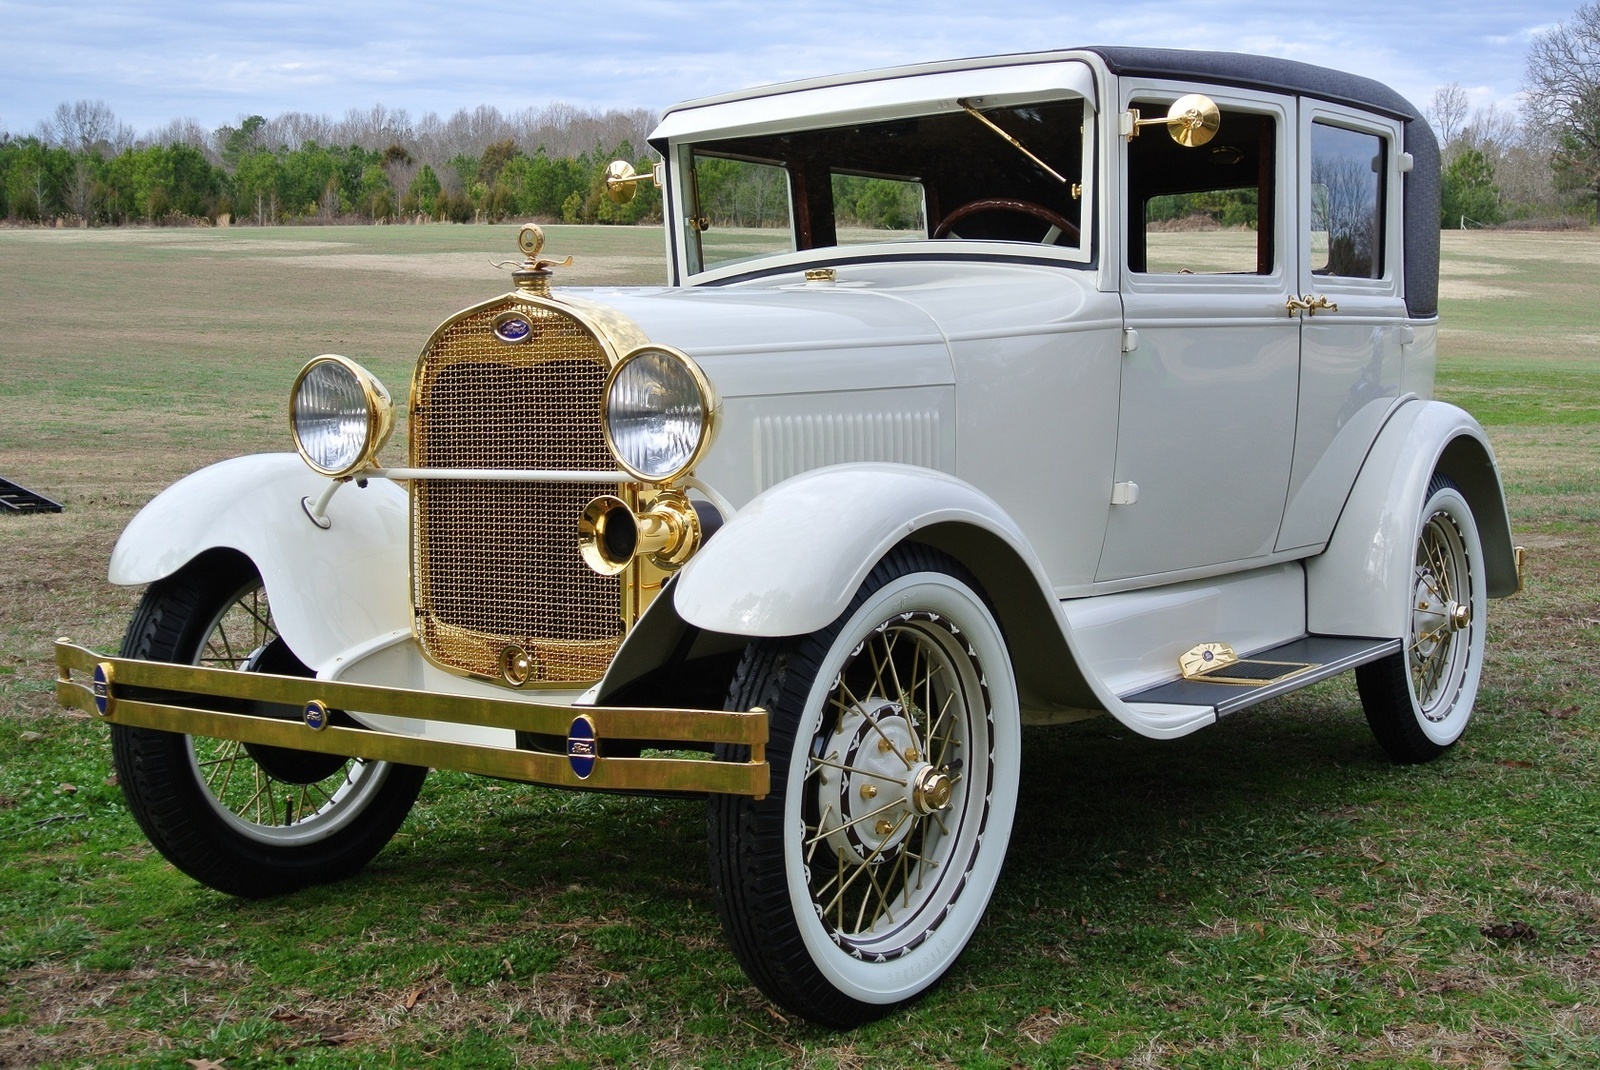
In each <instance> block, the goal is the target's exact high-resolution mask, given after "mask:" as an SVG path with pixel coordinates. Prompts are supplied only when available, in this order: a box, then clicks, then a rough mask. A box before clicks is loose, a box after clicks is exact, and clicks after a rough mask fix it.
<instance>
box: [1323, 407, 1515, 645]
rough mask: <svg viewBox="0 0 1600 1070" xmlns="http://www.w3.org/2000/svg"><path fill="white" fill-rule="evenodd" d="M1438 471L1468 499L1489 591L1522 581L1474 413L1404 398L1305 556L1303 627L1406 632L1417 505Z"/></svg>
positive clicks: (1495, 470) (1511, 589) (1490, 456)
mask: <svg viewBox="0 0 1600 1070" xmlns="http://www.w3.org/2000/svg"><path fill="white" fill-rule="evenodd" d="M1435 473H1438V474H1440V475H1444V476H1448V477H1449V478H1450V479H1451V480H1452V481H1453V482H1454V483H1455V484H1456V485H1457V486H1458V487H1460V488H1461V492H1462V495H1463V496H1464V497H1465V498H1466V499H1467V504H1468V505H1469V506H1470V507H1471V509H1472V514H1473V520H1474V521H1475V522H1476V524H1477V527H1478V532H1479V539H1480V541H1481V543H1482V546H1483V555H1484V560H1483V568H1484V572H1485V579H1486V581H1487V589H1488V594H1489V596H1490V597H1492V598H1493V597H1501V596H1504V595H1509V594H1513V593H1515V592H1516V590H1517V587H1518V580H1517V564H1516V554H1515V551H1514V549H1513V547H1512V544H1511V523H1510V519H1509V517H1508V515H1507V513H1506V504H1505V493H1504V491H1503V490H1502V488H1501V482H1500V469H1499V466H1498V464H1497V463H1496V462H1495V458H1494V450H1493V448H1492V447H1491V446H1490V445H1489V439H1488V436H1487V435H1486V434H1485V433H1484V430H1483V428H1482V426H1481V425H1479V423H1478V422H1477V421H1476V420H1475V419H1473V418H1472V416H1470V415H1469V414H1468V413H1466V412H1464V411H1463V410H1461V409H1459V408H1457V407H1456V406H1454V405H1449V404H1446V403H1444V402H1439V401H1422V400H1417V401H1413V402H1411V403H1409V404H1406V405H1403V406H1401V407H1400V408H1399V409H1398V410H1397V411H1396V412H1395V414H1394V415H1393V416H1391V417H1390V419H1389V422H1388V423H1387V424H1385V425H1384V428H1383V430H1382V431H1381V432H1379V434H1378V438H1377V440H1376V441H1375V442H1374V443H1373V446H1372V449H1371V450H1369V451H1368V453H1367V458H1366V461H1365V462H1364V463H1363V465H1362V468H1361V471H1360V473H1359V474H1358V475H1357V477H1356V481H1355V484H1354V486H1353V487H1352V488H1351V491H1350V495H1349V497H1348V498H1347V499H1346V501H1345V505H1344V509H1343V511H1342V512H1341V513H1340V515H1339V520H1338V522H1337V523H1336V524H1335V525H1334V529H1333V535H1332V537H1331V538H1330V539H1329V540H1328V545H1327V548H1326V549H1325V550H1324V551H1323V552H1322V553H1321V554H1319V555H1317V556H1316V557H1313V558H1310V559H1308V560H1307V562H1306V618H1307V630H1308V631H1311V632H1313V633H1316V634H1319V635H1358V636H1370V637H1374V638H1387V637H1398V636H1402V635H1404V634H1405V632H1406V627H1407V625H1406V603H1407V596H1404V595H1402V594H1401V593H1400V592H1403V591H1405V590H1406V589H1407V588H1408V586H1409V584H1410V576H1411V569H1412V565H1413V554H1414V547H1415V537H1416V530H1417V511H1418V510H1419V509H1420V508H1421V507H1422V503H1423V501H1424V500H1425V498H1426V497H1427V488H1428V483H1429V480H1431V479H1432V478H1433V476H1434V474H1435Z"/></svg>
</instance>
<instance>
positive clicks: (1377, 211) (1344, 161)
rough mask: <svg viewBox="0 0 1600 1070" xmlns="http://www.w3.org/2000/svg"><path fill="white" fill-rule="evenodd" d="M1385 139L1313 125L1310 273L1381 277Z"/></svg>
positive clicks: (1339, 128)
mask: <svg viewBox="0 0 1600 1070" xmlns="http://www.w3.org/2000/svg"><path fill="white" fill-rule="evenodd" d="M1386 165H1387V158H1386V156H1385V145H1384V140H1383V138H1381V137H1379V136H1378V135H1376V134H1369V133H1365V132H1363V131H1359V130H1346V129H1344V128H1343V127H1338V126H1329V125H1328V124H1326V123H1322V122H1315V123H1312V124H1311V272H1312V274H1314V275H1342V276H1344V277H1346V278H1355V279H1379V278H1382V277H1383V195H1384V190H1383V176H1384V174H1385V173H1387V166H1386Z"/></svg>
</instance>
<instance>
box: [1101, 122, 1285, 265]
mask: <svg viewBox="0 0 1600 1070" xmlns="http://www.w3.org/2000/svg"><path fill="white" fill-rule="evenodd" d="M1168 103H1169V101H1165V100H1163V101H1135V102H1134V105H1133V106H1134V107H1135V108H1137V109H1139V111H1140V112H1141V113H1142V114H1144V115H1160V114H1162V113H1164V112H1165V111H1166V109H1167V105H1168ZM1277 145H1278V124H1277V122H1276V120H1275V119H1274V118H1273V116H1271V115H1257V114H1253V113H1250V112H1241V111H1233V110H1229V109H1223V111H1222V125H1221V126H1219V127H1218V128H1217V135H1216V137H1215V138H1214V139H1213V140H1212V141H1211V142H1210V143H1209V144H1206V145H1202V146H1199V147H1196V148H1187V147H1185V146H1183V145H1179V144H1178V143H1177V142H1175V141H1173V140H1172V139H1171V138H1170V137H1168V136H1166V134H1165V132H1164V131H1163V130H1162V129H1161V128H1159V127H1157V128H1155V129H1154V130H1146V131H1145V132H1144V133H1143V134H1141V135H1140V136H1138V137H1136V138H1134V139H1133V140H1132V141H1131V142H1129V144H1128V188H1129V197H1128V213H1129V216H1130V218H1129V220H1128V266H1129V268H1130V269H1131V270H1133V271H1139V272H1147V273H1149V274H1184V275H1191V274H1192V275H1213V274H1236V275H1251V274H1256V275H1267V274H1271V273H1272V271H1273V270H1274V269H1275V268H1276V267H1277V264H1276V263H1275V260H1276V255H1275V253H1276V244H1277V243H1276V240H1275V236H1274V234H1273V221H1274V220H1275V219H1276V218H1277V196H1278V190H1277V188H1276V185H1277Z"/></svg>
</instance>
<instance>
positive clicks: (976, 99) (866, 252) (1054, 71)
mask: <svg viewBox="0 0 1600 1070" xmlns="http://www.w3.org/2000/svg"><path fill="white" fill-rule="evenodd" d="M1077 101H1081V102H1082V130H1081V148H1080V149H1079V152H1080V157H1079V173H1078V174H1076V175H1068V176H1063V177H1066V178H1068V179H1070V180H1071V181H1073V182H1075V183H1076V184H1078V186H1079V188H1080V197H1079V200H1078V203H1079V206H1080V207H1079V220H1080V227H1081V231H1082V234H1081V239H1080V241H1079V243H1078V245H1076V246H1062V245H1043V244H1038V243H1035V242H1031V241H1023V240H1012V241H1003V240H972V239H963V240H959V241H951V240H936V239H931V238H896V239H894V240H889V241H884V242H874V243H865V244H848V245H838V244H821V245H816V246H815V247H812V248H797V246H798V245H800V244H803V243H802V242H800V241H799V240H798V235H797V233H796V226H797V221H796V214H795V205H794V197H793V190H792V189H791V190H790V198H789V199H790V205H789V226H788V231H787V234H788V239H789V241H788V244H789V251H786V252H770V253H764V254H757V255H755V256H752V257H748V258H743V259H739V260H736V261H723V262H720V263H713V264H710V265H706V264H705V263H704V262H703V261H702V259H701V257H700V241H699V237H700V233H701V231H700V229H699V227H698V225H697V223H698V220H699V218H700V216H699V214H698V213H699V211H700V209H699V204H698V199H697V191H696V185H695V181H694V171H693V160H694V153H695V149H696V148H697V147H703V148H710V149H711V154H712V155H722V154H720V153H718V152H717V151H716V149H715V147H714V145H713V144H711V143H716V142H728V141H733V140H737V139H753V138H761V137H771V136H775V135H784V134H795V135H802V134H809V135H812V136H815V135H816V134H818V133H821V132H824V131H828V130H834V129H839V130H843V129H845V128H854V127H860V126H871V125H872V124H876V123H888V122H894V121H898V120H917V119H931V118H942V117H944V116H961V117H963V118H964V119H965V121H968V122H970V123H971V124H972V126H973V134H972V137H973V139H974V141H975V142H976V141H982V140H983V139H989V140H991V141H992V143H993V144H992V152H993V153H994V154H996V155H997V156H998V155H1000V154H1009V155H1012V156H1014V157H1015V159H1016V161H1017V162H1018V164H1019V166H1022V167H1028V166H1030V164H1029V161H1028V160H1027V159H1026V158H1025V156H1024V154H1022V153H1018V152H1017V150H1016V149H1015V148H1014V147H1012V146H1008V145H1006V144H1005V143H1004V142H1003V141H1002V140H1001V139H1000V138H999V137H998V136H996V135H995V134H994V132H993V131H992V130H985V129H984V125H983V124H982V123H980V122H979V120H978V119H976V118H972V117H971V116H970V115H967V114H966V113H967V112H968V111H969V110H970V109H971V107H972V106H974V105H976V106H977V107H978V108H980V109H982V110H983V111H984V112H985V113H989V114H993V113H996V112H999V111H1004V110H1005V109H1014V108H1022V107H1026V106H1031V105H1045V104H1054V103H1064V102H1073V103H1076V102H1077ZM1097 116H1098V109H1097V107H1096V92H1095V77H1094V71H1093V68H1091V66H1090V65H1089V64H1088V63H1085V62H1083V61H1081V60H1076V59H1065V60H1057V61H1053V62H1049V63H1032V64H1019V65H1016V66H999V67H989V68H983V69H968V70H959V71H941V72H935V73H917V74H913V75H908V76H903V77H884V78H879V79H876V80H871V81H863V82H856V83H848V84H841V85H828V86H824V87H820V88H802V89H799V90H796V91H793V92H782V91H771V92H768V93H764V94H757V95H752V96H750V97H740V98H734V99H731V100H727V99H724V100H718V101H714V102H710V103H708V104H706V105H703V106H695V105H686V106H683V107H682V108H681V109H679V110H675V111H673V112H670V113H668V115H667V117H666V118H665V119H664V120H663V122H662V124H661V126H660V127H659V128H658V129H657V132H656V136H655V137H653V138H652V141H653V143H655V144H657V146H658V148H662V149H663V150H664V151H663V154H664V155H665V157H666V159H667V162H668V170H669V172H670V173H669V181H668V186H669V189H668V198H667V208H668V212H667V216H668V218H667V243H668V248H669V252H670V254H671V256H672V260H673V264H672V273H673V277H674V281H679V280H681V281H683V282H685V283H687V284H689V285H697V284H701V283H709V282H723V281H728V280H731V279H738V278H744V277H747V276H751V275H766V274H772V273H775V272H786V271H794V270H799V269H802V268H804V267H806V266H811V265H814V264H817V263H819V262H826V263H830V264H831V263H836V262H843V261H849V260H863V259H870V260H881V259H884V258H886V257H889V258H895V259H903V258H911V257H932V258H935V259H950V258H961V259H967V258H971V257H1002V258H1005V259H1010V260H1015V259H1018V258H1019V257H1020V258H1025V259H1039V260H1046V261H1051V262H1058V263H1065V264H1068V265H1073V266H1092V265H1093V263H1094V251H1095V248H1096V244H1097V243H1096V231H1097V229H1098V227H1097V222H1098V220H1097V213H1096V211H1095V209H1094V205H1095V204H1096V199H1095V198H1096V192H1097V190H1096V187H1097V185H1098V183H1097V176H1098V173H1099V167H1100V160H1099V154H1098V151H1097V147H1096V128H1097V125H1098V123H1097ZM662 134H666V135H667V136H666V138H665V139H664V140H665V144H663V143H662V142H663V138H662V137H661V135H662ZM1023 140H1024V142H1025V143H1026V138H1024V139H1023ZM758 162H771V161H758ZM786 184H787V185H792V183H786ZM924 219H925V220H926V209H925V210H924Z"/></svg>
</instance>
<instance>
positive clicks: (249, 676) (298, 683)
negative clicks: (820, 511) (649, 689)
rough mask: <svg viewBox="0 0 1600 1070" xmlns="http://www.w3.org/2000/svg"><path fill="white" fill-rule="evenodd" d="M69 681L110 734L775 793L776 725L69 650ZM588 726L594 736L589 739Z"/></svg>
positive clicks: (578, 780)
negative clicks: (357, 719) (371, 722)
mask: <svg viewBox="0 0 1600 1070" xmlns="http://www.w3.org/2000/svg"><path fill="white" fill-rule="evenodd" d="M56 669H57V679H56V701H58V702H59V703H60V704H61V705H62V706H65V707H69V708H73V709H80V710H83V711H84V712H86V713H90V714H93V715H95V716H96V717H99V718H100V719H102V720H104V721H107V722H109V723H111V724H122V725H130V726H136V727H140V728H157V729H161V730H162V731H166V732H182V733H185V734H187V735H196V736H212V737H216V738H218V739H236V740H239V741H241V742H244V743H261V744H267V745H270V746H274V747H289V748H293V749H296V750H306V751H316V752H319V753H322V754H340V755H345V756H348V757H352V758H372V759H377V760H381V761H388V762H401V763H404V764H406V765H425V766H429V767H431V768H434V769H454V770H458V771H460V772H464V773H479V774H483V775H485V776H494V777H503V778H505V779H508V780H521V781H526V782H528V783H531V784H548V785H551V786H554V787H562V788H581V789H590V790H597V791H640V792H669V793H679V792H693V793H702V792H709V793H715V794H723V795H749V796H753V797H755V798H761V797H763V796H765V795H766V794H767V791H768V790H769V785H770V782H771V774H770V770H769V769H768V766H767V761H766V742H767V714H766V711H764V710H761V709H755V710H751V711H750V712H748V713H738V712H727V711H723V710H671V709H640V708H634V707H604V706H557V705H549V704H545V703H534V702H518V701H515V700H511V699H493V698H476V697H471V696H464V695H441V694H433V693H431V692H425V691H409V690H405V689H403V688H394V687H374V686H371V685H368V684H351V683H340V682H337V681H331V680H307V679H304V678H302V677H297V676H272V675H269V674H266V673H249V672H237V671H234V670H231V669H207V668H200V667H198V666H194V665H172V664H168V663H165V662H156V661H135V660H131V659H127V658H108V657H104V656H102V655H100V654H96V653H95V652H94V651H92V650H88V649H85V648H84V647H81V646H77V645H76V644H74V643H72V642H71V641H70V640H67V639H60V640H57V641H56ZM75 672H76V673H78V674H79V676H78V677H77V678H75V677H74V675H73V674H74V673H75ZM330 710H360V711H363V712H365V713H373V714H383V715H387V716H390V717H407V718H414V719H418V720H430V721H447V722H450V723H452V724H464V725H482V726H485V727H490V728H505V729H513V730H517V731H523V732H537V733H541V734H544V735H553V736H558V737H563V738H566V739H568V740H569V743H568V754H548V753H544V752H539V751H524V750H513V749H510V748H506V747H494V746H487V745H482V744H471V743H457V742H453V741H449V740H439V739H428V738H424V737H421V736H410V735H402V734H399V733H395V732H382V731H377V730H371V729H363V728H345V727H340V726H338V725H329V724H328V721H329V718H328V716H327V713H328V711H330ZM579 722H584V724H583V725H582V727H581V728H580V727H579ZM314 726H320V727H314ZM614 739H628V740H640V739H642V740H652V741H657V745H658V746H662V747H666V748H673V747H675V746H677V745H679V744H682V745H683V746H684V747H686V748H690V749H698V748H700V747H703V746H704V745H705V744H709V743H736V744H740V743H742V744H745V745H747V746H749V748H750V758H749V760H748V761H744V762H726V761H717V760H715V759H712V758H659V757H648V758H621V757H608V756H607V755H606V753H605V749H606V741H607V740H614ZM580 770H582V771H584V772H583V773H582V775H580Z"/></svg>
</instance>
